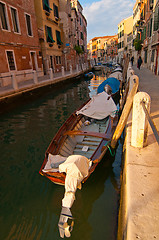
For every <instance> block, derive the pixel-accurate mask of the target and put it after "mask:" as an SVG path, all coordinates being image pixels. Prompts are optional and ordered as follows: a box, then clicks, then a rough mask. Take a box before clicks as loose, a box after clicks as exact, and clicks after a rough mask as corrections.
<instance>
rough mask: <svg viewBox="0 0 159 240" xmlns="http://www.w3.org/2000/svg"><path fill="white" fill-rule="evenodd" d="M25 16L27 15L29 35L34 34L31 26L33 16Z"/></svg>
mask: <svg viewBox="0 0 159 240" xmlns="http://www.w3.org/2000/svg"><path fill="white" fill-rule="evenodd" d="M25 17H26V25H27V33H28V36H33V33H32V27H31V17H30V15H28V14H25Z"/></svg>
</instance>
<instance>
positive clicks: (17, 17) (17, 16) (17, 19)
mask: <svg viewBox="0 0 159 240" xmlns="http://www.w3.org/2000/svg"><path fill="white" fill-rule="evenodd" d="M12 9H13V10H15V11H16V21H17V27H18V32H16V31H15V29H14V21H13V16H12ZM10 15H11V20H12V29H13V32H14V33H16V34H20V33H21V30H20V22H19V13H18V10H17V8H15V7H13V6H10Z"/></svg>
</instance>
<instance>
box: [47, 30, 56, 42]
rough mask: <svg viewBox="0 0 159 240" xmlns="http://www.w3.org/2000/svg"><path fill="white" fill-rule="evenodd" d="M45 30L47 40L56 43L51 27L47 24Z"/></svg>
mask: <svg viewBox="0 0 159 240" xmlns="http://www.w3.org/2000/svg"><path fill="white" fill-rule="evenodd" d="M45 32H46V41H47V42H49V43H54V42H55V41H54V40H53V37H52V29H51V27H48V26H45Z"/></svg>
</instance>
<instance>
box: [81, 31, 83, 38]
mask: <svg viewBox="0 0 159 240" xmlns="http://www.w3.org/2000/svg"><path fill="white" fill-rule="evenodd" d="M81 39H82V40H83V32H81Z"/></svg>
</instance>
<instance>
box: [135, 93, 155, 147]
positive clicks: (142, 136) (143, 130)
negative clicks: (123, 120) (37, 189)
mask: <svg viewBox="0 0 159 240" xmlns="http://www.w3.org/2000/svg"><path fill="white" fill-rule="evenodd" d="M142 101H144V103H145V107H146V109H147V111H148V112H150V102H151V99H150V96H149V95H148V94H147V93H145V92H138V93H137V94H136V95H135V96H134V99H133V114H132V132H131V146H133V147H137V148H143V147H145V146H146V145H147V131H148V120H147V118H146V115H145V112H144V110H143V107H142V104H141V102H142Z"/></svg>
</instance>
